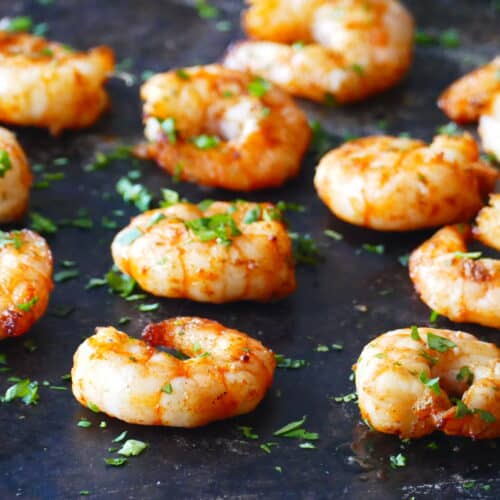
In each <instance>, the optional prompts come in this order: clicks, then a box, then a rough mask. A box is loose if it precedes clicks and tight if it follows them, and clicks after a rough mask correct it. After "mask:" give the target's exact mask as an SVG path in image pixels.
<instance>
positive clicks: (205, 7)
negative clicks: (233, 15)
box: [195, 0, 220, 19]
mask: <svg viewBox="0 0 500 500" xmlns="http://www.w3.org/2000/svg"><path fill="white" fill-rule="evenodd" d="M195 6H196V10H197V11H198V15H199V16H200V17H201V18H202V19H215V18H216V17H219V14H220V11H219V9H218V8H217V7H214V6H213V5H210V4H209V3H208V2H207V0H195Z"/></svg>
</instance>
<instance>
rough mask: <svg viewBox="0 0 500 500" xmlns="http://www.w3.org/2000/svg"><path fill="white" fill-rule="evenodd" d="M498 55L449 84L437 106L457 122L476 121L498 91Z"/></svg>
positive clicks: (499, 88) (499, 58) (499, 80)
mask: <svg viewBox="0 0 500 500" xmlns="http://www.w3.org/2000/svg"><path fill="white" fill-rule="evenodd" d="M499 71H500V56H499V57H497V58H496V59H494V60H493V61H491V62H490V63H489V64H487V65H486V66H483V67H481V68H478V69H476V70H475V71H473V72H472V73H469V74H468V75H465V76H463V77H462V78H460V79H459V80H457V81H456V82H454V83H453V84H452V85H450V86H449V87H448V88H447V89H446V90H445V91H444V92H443V94H442V95H441V97H440V98H439V101H438V106H439V107H440V108H441V109H442V110H443V111H444V112H445V113H446V114H447V115H448V117H449V118H451V119H452V120H453V121H455V122H458V123H470V122H477V121H478V120H479V118H480V116H481V115H483V114H484V113H485V112H486V111H487V109H488V107H489V106H490V103H491V100H492V98H493V96H495V95H496V94H497V93H500V78H499V77H498V72H499Z"/></svg>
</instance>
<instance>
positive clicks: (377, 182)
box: [314, 134, 498, 231]
mask: <svg viewBox="0 0 500 500" xmlns="http://www.w3.org/2000/svg"><path fill="white" fill-rule="evenodd" d="M497 177H498V172H497V171H496V169H494V168H492V167H490V166H489V165H488V164H487V163H485V162H482V161H481V160H480V157H479V149H478V147H477V144H476V142H475V141H474V140H473V139H472V137H471V136H469V135H467V134H466V135H463V136H460V137H451V136H447V135H440V136H437V137H436V138H435V139H434V141H433V142H432V144H430V145H429V146H428V145H426V144H425V143H424V142H422V141H418V140H415V139H406V138H396V137H387V136H380V137H366V138H362V139H356V140H353V141H350V142H347V143H346V144H344V145H342V146H341V147H339V148H337V149H334V150H333V151H330V153H328V154H327V155H326V156H324V157H323V158H322V159H321V161H320V163H319V165H318V168H317V171H316V175H315V178H314V184H315V186H316V190H317V192H318V194H319V196H320V198H321V199H322V200H323V201H324V202H325V203H326V205H327V206H328V207H329V208H330V210H331V211H332V212H333V213H334V214H335V215H336V216H337V217H339V218H340V219H343V220H345V221H347V222H350V223H351V224H356V225H358V226H364V227H369V228H371V229H377V230H380V231H409V230H414V229H421V228H426V227H433V226H438V225H440V224H450V223H454V222H461V221H463V220H468V219H470V218H472V217H473V216H474V215H475V214H476V213H477V212H478V210H479V209H480V208H481V207H482V205H483V198H484V197H485V196H486V195H487V194H488V193H489V192H491V191H492V190H493V189H494V186H495V182H496V179H497Z"/></svg>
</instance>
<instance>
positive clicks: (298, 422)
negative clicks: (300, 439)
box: [273, 415, 307, 436]
mask: <svg viewBox="0 0 500 500" xmlns="http://www.w3.org/2000/svg"><path fill="white" fill-rule="evenodd" d="M306 420H307V416H306V415H304V416H303V417H302V418H301V419H300V420H296V421H294V422H290V423H289V424H286V425H285V426H283V427H281V428H280V429H278V430H277V431H275V432H274V433H273V435H274V436H284V435H285V434H288V433H290V432H292V431H295V430H297V429H300V428H301V427H302V426H303V425H304V424H305V423H306Z"/></svg>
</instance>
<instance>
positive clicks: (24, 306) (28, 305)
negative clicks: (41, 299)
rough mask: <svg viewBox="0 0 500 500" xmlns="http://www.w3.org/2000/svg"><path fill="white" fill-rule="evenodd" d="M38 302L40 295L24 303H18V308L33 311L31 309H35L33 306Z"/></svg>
mask: <svg viewBox="0 0 500 500" xmlns="http://www.w3.org/2000/svg"><path fill="white" fill-rule="evenodd" d="M37 302H38V297H33V298H32V299H31V300H28V301H27V302H24V303H23V304H17V308H18V309H20V310H21V311H23V312H29V311H31V309H33V307H34V306H35V304H36V303H37Z"/></svg>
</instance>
